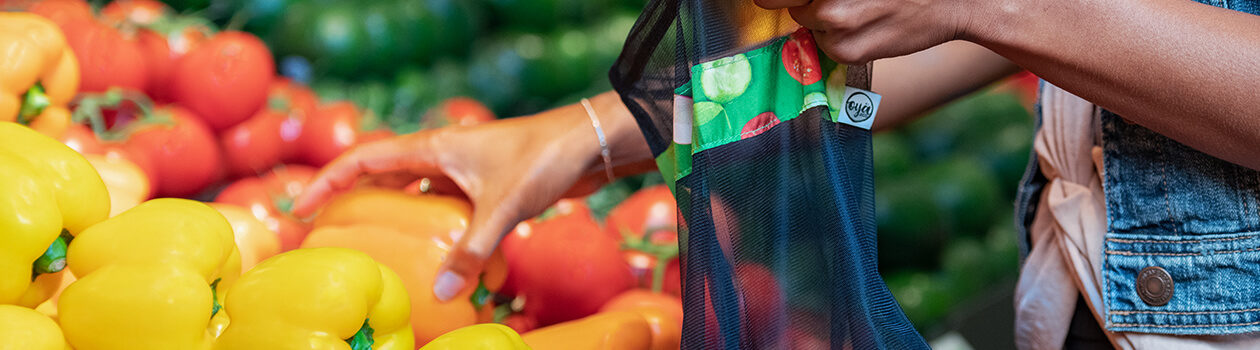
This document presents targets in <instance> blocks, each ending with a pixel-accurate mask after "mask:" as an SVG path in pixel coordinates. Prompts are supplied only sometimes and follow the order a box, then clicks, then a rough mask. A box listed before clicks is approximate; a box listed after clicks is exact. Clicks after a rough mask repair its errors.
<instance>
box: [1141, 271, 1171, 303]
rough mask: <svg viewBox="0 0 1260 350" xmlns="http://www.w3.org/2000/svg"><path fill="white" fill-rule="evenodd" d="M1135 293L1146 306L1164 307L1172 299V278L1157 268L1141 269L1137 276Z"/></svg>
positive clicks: (1166, 272)
mask: <svg viewBox="0 0 1260 350" xmlns="http://www.w3.org/2000/svg"><path fill="white" fill-rule="evenodd" d="M1137 293H1138V296H1139V297H1142V301H1144V302H1146V304H1147V305H1150V306H1164V305H1165V304H1168V300H1171V299H1172V295H1173V280H1172V276H1169V275H1168V271H1164V269H1163V268H1161V267H1159V266H1151V267H1147V268H1145V269H1142V272H1139V273H1138V276H1137Z"/></svg>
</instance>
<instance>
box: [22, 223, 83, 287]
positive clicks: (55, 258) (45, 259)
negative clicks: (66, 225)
mask: <svg viewBox="0 0 1260 350" xmlns="http://www.w3.org/2000/svg"><path fill="white" fill-rule="evenodd" d="M71 239H73V236H70V232H68V231H66V230H65V229H61V235H60V236H57V239H55V240H53V242H52V244H49V245H48V249H47V250H44V255H40V256H39V258H37V259H35V263H33V264H31V280H34V279H35V277H39V275H41V274H46V273H57V272H60V271H61V270H63V269H65V268H66V247H67V246H68V245H69V244H70V240H71Z"/></svg>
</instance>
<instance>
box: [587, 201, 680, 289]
mask: <svg viewBox="0 0 1260 350" xmlns="http://www.w3.org/2000/svg"><path fill="white" fill-rule="evenodd" d="M677 230H678V204H677V202H675V201H674V195H673V193H672V192H670V191H669V187H665V186H664V185H658V186H653V187H648V188H645V189H642V190H639V192H636V193H635V194H634V195H631V196H630V197H629V198H626V200H625V201H624V202H621V204H618V205H617V207H615V208H613V210H612V211H610V212H608V217H607V218H605V223H604V233H605V234H606V235H608V237H610V238H612V239H614V240H616V241H617V242H618V243H619V244H621V245H622V246H623V247H626V246H629V247H627V248H625V249H626V251H624V252H623V253H622V256H623V257H624V258H625V259H626V262H627V263H629V264H630V267H631V269H632V271H633V273H634V276H635V277H636V278H637V279H638V281H639V286H640V287H644V288H654V286H653V284H654V282H653V280H654V279H655V276H656V270H657V269H662V271H661V273H663V274H664V276H663V277H664V278H663V279H662V282H663V283H662V284H661V291H662V292H666V293H670V294H673V295H676V296H681V295H682V288H681V284H682V282H681V281H680V278H679V273H678V270H679V268H678V257H677V251H676V250H673V251H672V253H673V254H672V255H673V256H667V257H666V258H667V261H668V263H666V264H665V266H660V264H659V263H658V258H657V256H656V255H655V254H659V253H660V252H659V251H658V249H656V248H654V247H668V248H676V247H677V246H678V233H677ZM627 239H628V240H627ZM635 247H642V248H635ZM667 250H672V249H667ZM654 252H655V253H654Z"/></svg>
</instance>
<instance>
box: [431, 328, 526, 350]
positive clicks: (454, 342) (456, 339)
mask: <svg viewBox="0 0 1260 350" xmlns="http://www.w3.org/2000/svg"><path fill="white" fill-rule="evenodd" d="M477 349H482V350H530V348H529V345H525V341H524V340H521V336H520V335H519V334H516V331H514V330H512V329H511V328H508V326H504V325H501V324H498V323H482V324H475V325H471V326H466V327H463V328H459V329H456V330H453V331H450V332H448V333H446V334H443V335H441V336H439V337H437V338H435V339H433V341H431V342H429V343H428V344H425V345H424V347H421V348H420V350H477Z"/></svg>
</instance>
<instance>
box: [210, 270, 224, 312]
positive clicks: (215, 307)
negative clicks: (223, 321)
mask: <svg viewBox="0 0 1260 350" xmlns="http://www.w3.org/2000/svg"><path fill="white" fill-rule="evenodd" d="M222 280H223V279H222V278H216V279H214V282H210V317H214V315H215V314H217V313H219V310H220V309H222V308H223V305H221V304H219V281H222Z"/></svg>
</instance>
